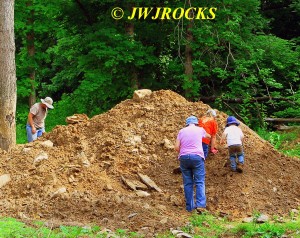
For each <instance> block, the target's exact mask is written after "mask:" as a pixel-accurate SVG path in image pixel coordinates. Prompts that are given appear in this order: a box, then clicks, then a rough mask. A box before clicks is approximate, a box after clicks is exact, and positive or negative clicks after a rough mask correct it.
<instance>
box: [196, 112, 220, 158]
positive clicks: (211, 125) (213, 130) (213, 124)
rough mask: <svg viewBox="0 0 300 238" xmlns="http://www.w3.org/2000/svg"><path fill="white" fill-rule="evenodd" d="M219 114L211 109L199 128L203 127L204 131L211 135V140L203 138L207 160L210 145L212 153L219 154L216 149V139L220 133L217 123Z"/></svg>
mask: <svg viewBox="0 0 300 238" xmlns="http://www.w3.org/2000/svg"><path fill="white" fill-rule="evenodd" d="M216 117H217V113H216V111H215V110H213V109H209V110H208V111H207V112H206V114H205V116H203V117H202V118H201V119H200V120H199V126H201V127H203V128H204V130H205V131H206V132H207V133H208V134H210V135H211V139H209V138H203V140H202V146H203V152H204V157H205V158H207V156H208V153H209V145H210V152H212V153H213V154H216V153H218V150H217V149H216V143H217V142H216V137H217V132H218V123H217V121H216V119H215V118H216Z"/></svg>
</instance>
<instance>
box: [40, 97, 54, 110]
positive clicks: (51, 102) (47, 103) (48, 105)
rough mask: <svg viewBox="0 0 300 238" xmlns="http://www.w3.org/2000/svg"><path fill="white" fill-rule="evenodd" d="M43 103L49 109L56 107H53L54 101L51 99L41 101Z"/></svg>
mask: <svg viewBox="0 0 300 238" xmlns="http://www.w3.org/2000/svg"><path fill="white" fill-rule="evenodd" d="M41 102H42V103H43V104H45V105H46V106H47V107H48V108H50V109H53V108H54V107H53V106H52V104H53V100H52V98H50V97H46V98H45V99H41Z"/></svg>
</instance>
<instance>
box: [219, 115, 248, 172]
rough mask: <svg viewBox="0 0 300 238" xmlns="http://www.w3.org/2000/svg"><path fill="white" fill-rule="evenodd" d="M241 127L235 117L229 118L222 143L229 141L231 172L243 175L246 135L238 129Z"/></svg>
mask: <svg viewBox="0 0 300 238" xmlns="http://www.w3.org/2000/svg"><path fill="white" fill-rule="evenodd" d="M239 125H240V123H239V122H238V121H237V119H236V118H235V117H234V116H229V117H228V118H227V120H226V127H225V130H224V132H223V134H222V139H221V142H223V141H225V140H226V141H227V146H228V153H229V160H230V167H231V170H232V171H234V172H239V173H242V172H243V167H244V164H245V155H244V150H243V139H244V134H243V132H242V130H241V129H240V128H239V127H238V126H239ZM236 160H238V161H236Z"/></svg>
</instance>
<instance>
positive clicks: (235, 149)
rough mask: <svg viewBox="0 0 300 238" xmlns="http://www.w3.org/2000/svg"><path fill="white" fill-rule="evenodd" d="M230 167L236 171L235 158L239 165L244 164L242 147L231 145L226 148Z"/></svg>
mask: <svg viewBox="0 0 300 238" xmlns="http://www.w3.org/2000/svg"><path fill="white" fill-rule="evenodd" d="M228 152H229V159H230V167H231V169H232V170H233V171H235V170H236V167H237V166H236V158H238V163H239V164H244V162H245V161H244V160H245V158H244V151H243V146H242V145H231V146H229V147H228Z"/></svg>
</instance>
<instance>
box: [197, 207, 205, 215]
mask: <svg viewBox="0 0 300 238" xmlns="http://www.w3.org/2000/svg"><path fill="white" fill-rule="evenodd" d="M196 211H197V213H198V214H203V213H206V212H207V209H206V208H205V207H197V208H196Z"/></svg>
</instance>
